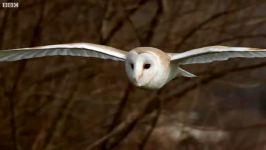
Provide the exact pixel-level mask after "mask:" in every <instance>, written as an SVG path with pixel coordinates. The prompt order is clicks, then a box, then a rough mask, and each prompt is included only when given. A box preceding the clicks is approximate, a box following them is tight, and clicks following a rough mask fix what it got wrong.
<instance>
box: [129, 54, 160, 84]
mask: <svg viewBox="0 0 266 150" xmlns="http://www.w3.org/2000/svg"><path fill="white" fill-rule="evenodd" d="M129 56H130V58H129V61H128V62H127V64H126V70H127V74H128V77H129V79H130V81H131V82H132V83H133V84H135V85H136V86H145V85H146V84H148V83H149V82H150V81H151V80H152V78H153V77H154V76H155V74H156V62H155V60H156V59H154V56H153V55H152V54H149V53H142V54H132V55H129Z"/></svg>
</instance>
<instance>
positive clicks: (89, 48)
mask: <svg viewBox="0 0 266 150" xmlns="http://www.w3.org/2000/svg"><path fill="white" fill-rule="evenodd" d="M57 55H60V56H80V57H96V58H102V59H112V60H117V61H122V62H124V64H125V70H126V73H127V76H128V78H129V80H130V81H131V83H133V84H134V85H135V86H137V87H143V88H148V89H160V88H161V87H163V86H164V85H165V84H166V83H167V82H169V81H170V80H172V79H174V78H175V77H176V76H178V75H180V76H185V77H196V76H195V75H194V74H192V73H190V72H188V71H186V70H184V69H182V68H181V67H180V66H181V65H187V64H199V63H210V62H213V61H222V60H227V59H229V58H235V57H246V58H254V57H266V50H263V49H255V48H245V47H226V46H209V47H203V48H198V49H193V50H189V51H186V52H183V53H166V52H163V51H162V50H159V49H157V48H153V47H137V48H134V49H132V50H130V51H129V52H127V51H122V50H119V49H116V48H113V47H109V46H104V45H98V44H92V43H74V44H58V45H48V46H40V47H32V48H20V49H9V50H1V51H0V61H16V60H22V59H29V58H35V57H45V56H57Z"/></svg>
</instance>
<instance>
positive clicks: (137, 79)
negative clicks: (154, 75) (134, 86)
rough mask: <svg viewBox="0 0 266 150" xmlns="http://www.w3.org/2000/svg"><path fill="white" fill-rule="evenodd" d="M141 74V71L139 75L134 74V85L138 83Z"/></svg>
mask: <svg viewBox="0 0 266 150" xmlns="http://www.w3.org/2000/svg"><path fill="white" fill-rule="evenodd" d="M142 74H143V72H142V71H141V72H140V73H135V78H134V80H135V81H136V83H138V81H139V80H140V78H141V77H142Z"/></svg>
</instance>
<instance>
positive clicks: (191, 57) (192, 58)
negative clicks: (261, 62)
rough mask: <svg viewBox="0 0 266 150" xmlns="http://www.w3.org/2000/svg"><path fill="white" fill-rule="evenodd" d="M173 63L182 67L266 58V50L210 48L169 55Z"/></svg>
mask: <svg viewBox="0 0 266 150" xmlns="http://www.w3.org/2000/svg"><path fill="white" fill-rule="evenodd" d="M169 56H170V57H171V61H174V62H176V63H178V64H180V65H182V64H183V65H185V64H200V63H210V62H213V61H222V60H228V59H229V58H237V57H244V58H255V57H266V49H256V48H246V47H226V46H210V47H203V48H198V49H193V50H190V51H186V52H183V53H169Z"/></svg>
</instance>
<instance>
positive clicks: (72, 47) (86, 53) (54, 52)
mask: <svg viewBox="0 0 266 150" xmlns="http://www.w3.org/2000/svg"><path fill="white" fill-rule="evenodd" d="M126 55H127V52H126V51H122V50H119V49H116V48H113V47H109V46H104V45H97V44H91V43H74V44H58V45H48V46H40V47H32V48H21V49H10V50H0V61H16V60H22V59H29V58H36V57H45V56H80V57H96V58H102V59H112V60H119V61H124V60H125V59H126Z"/></svg>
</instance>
